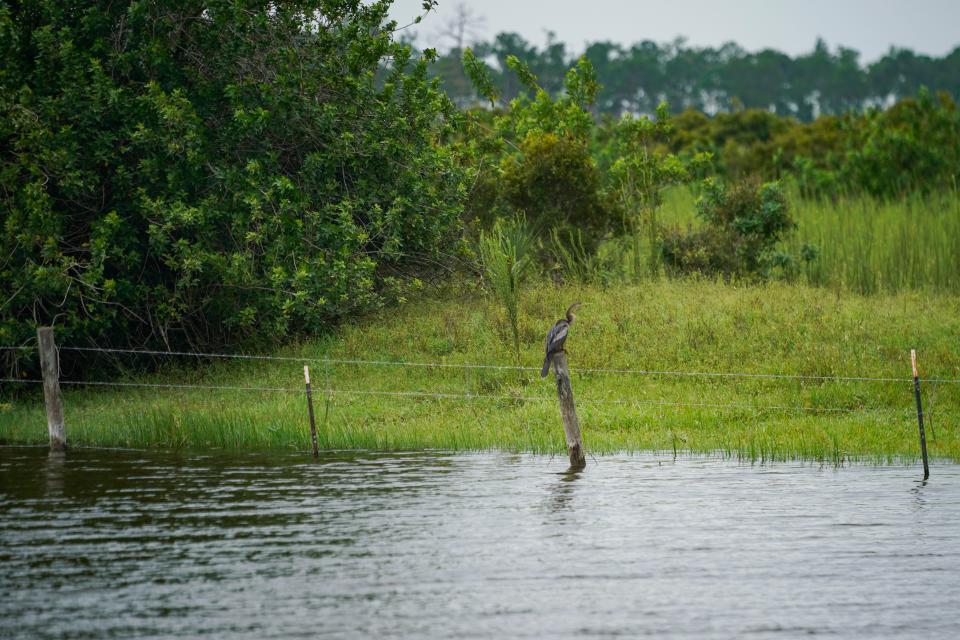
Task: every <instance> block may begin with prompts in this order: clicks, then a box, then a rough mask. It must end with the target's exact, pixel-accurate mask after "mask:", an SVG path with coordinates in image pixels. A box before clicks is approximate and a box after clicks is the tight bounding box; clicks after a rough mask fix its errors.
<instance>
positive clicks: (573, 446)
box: [553, 351, 587, 469]
mask: <svg viewBox="0 0 960 640" xmlns="http://www.w3.org/2000/svg"><path fill="white" fill-rule="evenodd" d="M553 373H554V375H556V377H557V398H558V399H559V400H560V416H561V417H562V418H563V432H564V434H565V435H566V437H567V454H568V455H569V456H570V468H571V469H582V468H583V467H585V466H587V457H586V455H585V453H584V451H583V440H582V439H581V438H580V421H579V420H578V419H577V407H576V406H575V405H574V403H573V388H572V387H571V386H570V370H569V369H568V368H567V354H565V353H564V352H563V351H560V352H558V353H555V354H554V355H553Z"/></svg>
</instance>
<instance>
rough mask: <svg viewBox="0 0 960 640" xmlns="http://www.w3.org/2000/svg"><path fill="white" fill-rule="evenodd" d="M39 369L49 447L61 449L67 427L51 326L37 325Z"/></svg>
mask: <svg viewBox="0 0 960 640" xmlns="http://www.w3.org/2000/svg"><path fill="white" fill-rule="evenodd" d="M37 345H38V349H39V353H40V370H41V372H42V373H43V403H44V405H46V410H47V432H48V433H49V434H50V449H51V450H53V451H63V450H64V449H65V448H66V446H67V427H66V425H65V424H64V422H63V395H62V394H61V393H60V354H59V353H58V352H57V343H56V341H55V340H54V337H53V327H37Z"/></svg>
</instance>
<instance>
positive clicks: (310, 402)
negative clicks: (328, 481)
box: [303, 365, 320, 458]
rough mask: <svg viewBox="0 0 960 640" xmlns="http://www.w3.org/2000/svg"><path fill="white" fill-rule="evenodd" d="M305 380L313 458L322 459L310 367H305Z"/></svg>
mask: <svg viewBox="0 0 960 640" xmlns="http://www.w3.org/2000/svg"><path fill="white" fill-rule="evenodd" d="M303 379H304V380H306V383H307V413H308V414H309V415H310V441H311V442H312V443H313V457H314V458H319V457H320V447H319V446H318V445H317V423H316V421H315V420H314V419H313V392H312V391H311V390H310V367H308V366H307V365H303Z"/></svg>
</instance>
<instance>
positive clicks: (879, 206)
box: [662, 188, 960, 294]
mask: <svg viewBox="0 0 960 640" xmlns="http://www.w3.org/2000/svg"><path fill="white" fill-rule="evenodd" d="M695 200H696V198H695V196H694V194H693V193H692V192H691V191H690V190H689V189H687V188H676V189H672V190H671V191H670V192H669V193H668V194H667V198H666V202H665V204H664V207H663V212H662V219H663V220H664V223H665V224H670V225H679V226H686V225H691V226H694V227H696V226H698V225H699V224H701V222H700V221H699V220H698V219H697V218H696V214H695V211H696V206H695ZM788 200H789V203H790V207H791V213H792V215H793V217H794V219H795V220H796V222H797V229H796V232H795V233H793V234H791V235H790V236H789V237H788V238H787V240H786V242H785V243H784V248H785V249H786V250H787V251H789V252H790V253H791V254H793V255H794V256H799V255H800V252H801V250H802V248H803V247H804V245H814V246H815V247H816V248H817V250H818V256H817V258H816V259H815V260H813V261H810V262H802V261H799V264H800V265H801V269H800V271H799V274H798V275H799V276H800V277H802V278H803V280H804V281H805V282H807V283H808V284H811V285H814V286H821V287H824V286H826V287H831V288H836V289H841V290H846V291H852V292H855V293H862V294H876V293H896V292H898V291H909V290H931V291H947V292H958V291H960V193H956V192H945V193H938V194H932V195H927V196H922V195H915V196H911V197H909V198H905V199H901V200H894V201H884V200H878V199H876V198H872V197H869V196H864V195H859V196H849V195H848V196H843V197H841V198H839V199H837V200H835V201H830V200H822V201H817V200H809V199H805V198H802V197H801V196H800V193H799V191H798V190H797V189H795V188H790V189H789V190H788Z"/></svg>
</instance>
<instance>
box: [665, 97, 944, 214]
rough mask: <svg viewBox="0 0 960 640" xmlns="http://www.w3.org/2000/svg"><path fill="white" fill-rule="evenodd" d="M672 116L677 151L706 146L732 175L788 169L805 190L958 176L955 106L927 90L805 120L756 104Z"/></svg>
mask: <svg viewBox="0 0 960 640" xmlns="http://www.w3.org/2000/svg"><path fill="white" fill-rule="evenodd" d="M673 123H674V127H675V135H674V136H673V137H672V138H671V140H670V144H669V147H670V149H671V150H672V151H674V152H675V153H678V154H681V155H684V154H691V153H695V152H704V151H707V152H710V153H711V154H712V155H713V156H714V158H715V167H716V169H717V170H718V171H719V173H720V174H722V175H724V176H727V177H731V178H737V177H742V176H762V177H764V178H766V179H775V178H780V177H783V176H786V175H790V176H793V177H795V178H796V180H797V181H798V182H799V184H800V186H801V188H802V189H803V191H804V192H805V193H806V194H808V195H817V196H819V195H832V196H835V195H837V194H838V193H839V192H860V191H862V192H866V193H869V194H872V195H875V196H881V197H891V196H902V195H905V194H907V193H912V192H918V191H919V192H925V191H933V190H938V189H955V188H956V187H957V184H958V180H960V144H957V141H958V140H960V108H958V107H957V104H956V103H955V102H954V101H953V100H951V99H950V98H949V97H948V96H946V95H945V94H940V95H933V94H931V93H930V92H929V91H925V90H923V91H920V93H919V94H918V96H917V97H914V98H906V99H904V100H901V101H900V102H898V103H897V104H895V105H893V106H892V107H890V108H889V109H886V110H879V109H875V110H869V111H867V112H866V113H864V114H847V115H845V116H841V117H836V116H823V117H821V118H818V119H817V120H815V121H814V122H812V123H809V124H805V123H801V122H798V121H797V120H795V119H793V118H783V117H780V116H777V115H775V114H773V113H770V112H767V111H759V110H744V111H739V112H736V113H724V114H718V115H716V116H714V117H712V118H710V117H707V116H706V115H704V114H702V113H700V112H696V111H685V112H684V113H682V114H680V115H678V116H676V117H675V118H674V119H673Z"/></svg>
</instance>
